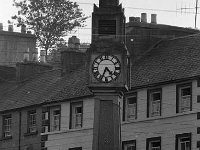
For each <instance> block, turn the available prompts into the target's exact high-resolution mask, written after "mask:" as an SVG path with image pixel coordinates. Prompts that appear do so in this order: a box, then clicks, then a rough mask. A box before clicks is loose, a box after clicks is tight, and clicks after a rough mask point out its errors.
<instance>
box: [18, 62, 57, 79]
mask: <svg viewBox="0 0 200 150" xmlns="http://www.w3.org/2000/svg"><path fill="white" fill-rule="evenodd" d="M52 68H53V67H52V66H50V65H47V64H41V63H38V62H22V63H17V64H16V78H17V81H24V80H26V79H29V78H31V77H33V76H34V75H36V74H39V73H42V72H44V71H47V70H51V69H52Z"/></svg>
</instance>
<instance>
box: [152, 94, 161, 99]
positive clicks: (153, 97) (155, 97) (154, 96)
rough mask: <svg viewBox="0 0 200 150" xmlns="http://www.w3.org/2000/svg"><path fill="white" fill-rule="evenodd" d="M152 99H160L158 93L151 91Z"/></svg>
mask: <svg viewBox="0 0 200 150" xmlns="http://www.w3.org/2000/svg"><path fill="white" fill-rule="evenodd" d="M152 100H153V101H156V100H160V93H153V94H152Z"/></svg>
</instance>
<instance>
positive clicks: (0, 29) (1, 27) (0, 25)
mask: <svg viewBox="0 0 200 150" xmlns="http://www.w3.org/2000/svg"><path fill="white" fill-rule="evenodd" d="M0 31H3V23H0Z"/></svg>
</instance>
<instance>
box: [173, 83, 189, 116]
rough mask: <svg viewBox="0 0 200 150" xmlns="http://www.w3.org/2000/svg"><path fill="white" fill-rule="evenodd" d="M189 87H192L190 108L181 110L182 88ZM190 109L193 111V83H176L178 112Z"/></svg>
mask: <svg viewBox="0 0 200 150" xmlns="http://www.w3.org/2000/svg"><path fill="white" fill-rule="evenodd" d="M188 87H190V108H189V110H186V111H181V108H182V107H180V103H181V99H180V90H181V89H184V88H188ZM188 111H192V83H191V82H190V83H185V84H178V85H176V113H184V112H188Z"/></svg>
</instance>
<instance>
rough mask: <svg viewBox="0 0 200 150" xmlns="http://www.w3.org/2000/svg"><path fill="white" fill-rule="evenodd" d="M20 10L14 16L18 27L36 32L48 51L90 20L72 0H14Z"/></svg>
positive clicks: (40, 42) (39, 41) (41, 45)
mask: <svg viewBox="0 0 200 150" xmlns="http://www.w3.org/2000/svg"><path fill="white" fill-rule="evenodd" d="M13 2H14V6H16V7H17V8H18V9H19V12H18V14H17V15H15V16H13V17H12V19H14V20H15V21H16V22H17V25H18V26H24V25H26V26H27V28H29V29H31V30H33V31H34V33H35V35H36V38H37V39H38V43H39V45H38V46H40V47H42V48H44V49H45V50H46V54H47V51H48V50H49V49H50V48H52V47H53V46H54V45H55V44H56V43H57V42H58V41H59V40H60V39H61V38H62V37H64V36H66V35H67V33H68V32H69V31H71V30H73V29H74V28H76V27H82V26H84V22H85V20H86V19H87V18H88V17H86V16H85V15H84V14H83V13H82V10H81V9H80V8H79V5H78V4H77V3H76V2H71V1H70V0H13Z"/></svg>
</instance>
